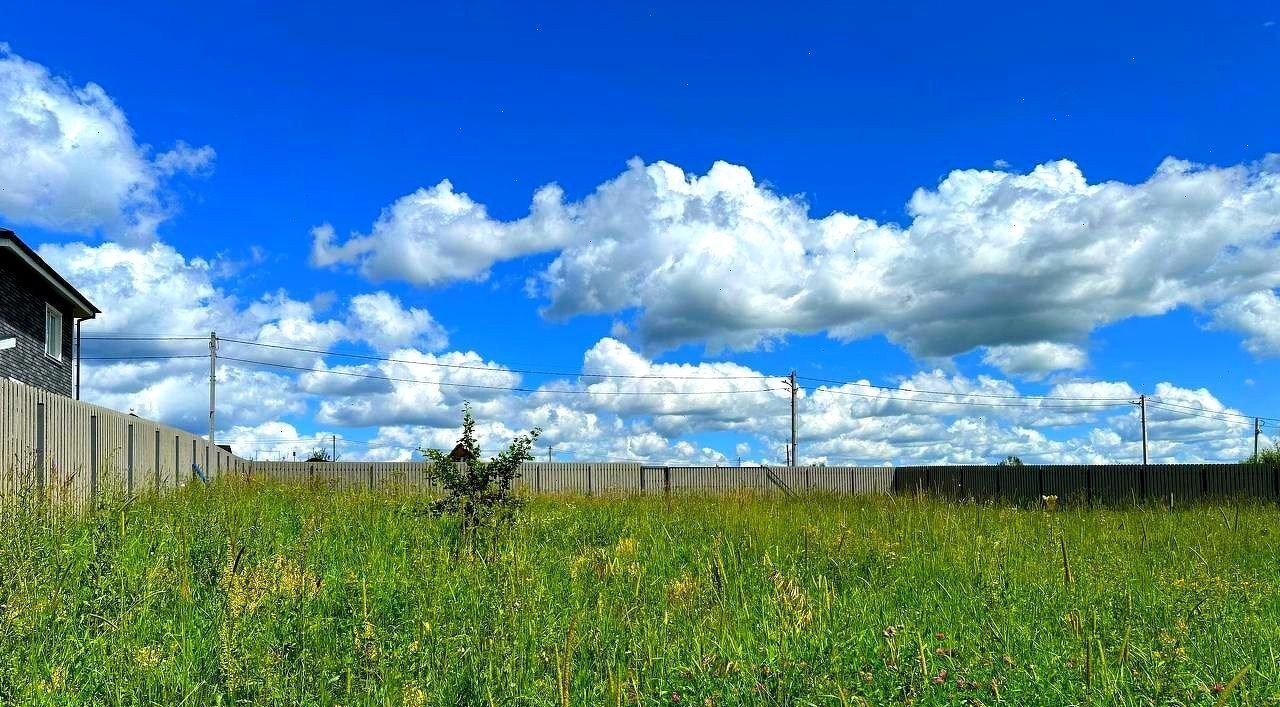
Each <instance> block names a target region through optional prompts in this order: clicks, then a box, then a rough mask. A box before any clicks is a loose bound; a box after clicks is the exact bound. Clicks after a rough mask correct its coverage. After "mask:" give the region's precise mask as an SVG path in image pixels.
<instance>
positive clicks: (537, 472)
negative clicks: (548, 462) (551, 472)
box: [533, 464, 542, 493]
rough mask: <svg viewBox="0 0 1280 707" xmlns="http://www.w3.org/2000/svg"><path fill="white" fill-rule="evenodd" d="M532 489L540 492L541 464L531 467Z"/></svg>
mask: <svg viewBox="0 0 1280 707" xmlns="http://www.w3.org/2000/svg"><path fill="white" fill-rule="evenodd" d="M533 489H534V491H535V492H537V493H542V465H541V464H538V465H537V466H535V467H533Z"/></svg>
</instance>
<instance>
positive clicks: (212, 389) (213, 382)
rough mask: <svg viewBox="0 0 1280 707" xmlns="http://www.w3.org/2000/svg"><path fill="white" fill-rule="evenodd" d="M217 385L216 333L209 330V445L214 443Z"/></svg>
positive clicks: (216, 415)
mask: <svg viewBox="0 0 1280 707" xmlns="http://www.w3.org/2000/svg"><path fill="white" fill-rule="evenodd" d="M217 387H218V333H217V332H214V331H211V332H209V446H210V447H212V446H213V445H214V441H213V428H214V427H215V426H216V425H217V417H218V413H217V409H218V408H217V406H216V405H215V404H214V400H215V396H216V394H217Z"/></svg>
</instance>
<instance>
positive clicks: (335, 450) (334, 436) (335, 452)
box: [329, 435, 338, 462]
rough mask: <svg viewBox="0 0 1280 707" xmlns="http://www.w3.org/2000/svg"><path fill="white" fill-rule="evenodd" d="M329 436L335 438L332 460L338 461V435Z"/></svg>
mask: <svg viewBox="0 0 1280 707" xmlns="http://www.w3.org/2000/svg"><path fill="white" fill-rule="evenodd" d="M329 436H330V437H332V438H333V459H332V461H335V462H336V461H338V435H329Z"/></svg>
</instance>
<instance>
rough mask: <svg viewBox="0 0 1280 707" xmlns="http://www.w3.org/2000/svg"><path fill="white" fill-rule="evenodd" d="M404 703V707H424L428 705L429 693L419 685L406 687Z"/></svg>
mask: <svg viewBox="0 0 1280 707" xmlns="http://www.w3.org/2000/svg"><path fill="white" fill-rule="evenodd" d="M402 703H403V704H404V707H423V706H424V705H426V704H427V693H425V692H423V691H422V688H420V687H418V686H417V685H413V684H408V685H405V686H404V697H403V700H402Z"/></svg>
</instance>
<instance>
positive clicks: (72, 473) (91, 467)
mask: <svg viewBox="0 0 1280 707" xmlns="http://www.w3.org/2000/svg"><path fill="white" fill-rule="evenodd" d="M248 465H249V462H248V461H246V460H244V459H241V458H239V457H237V456H235V455H233V454H231V453H229V452H227V451H226V450H223V449H221V448H218V447H215V446H211V445H210V444H209V443H208V441H206V440H205V439H204V438H202V437H199V436H197V435H194V434H191V433H190V432H185V431H183V430H179V429H177V428H174V427H169V426H168V425H162V424H159V423H156V422H151V421H150V420H144V419H142V418H140V417H137V416H135V415H128V414H125V413H120V412H116V411H115V410H109V409H107V408H104V407H99V406H97V405H90V404H88V403H83V402H80V401H77V400H72V399H70V398H67V397H63V396H61V395H56V394H54V393H49V392H46V391H43V390H40V389H39V388H34V387H31V386H28V385H25V384H22V383H18V382H16V381H10V380H0V493H5V494H9V493H13V492H15V491H18V490H19V489H22V488H29V487H38V488H41V489H44V490H45V491H46V492H48V493H50V494H52V495H53V496H54V497H56V498H58V499H59V500H65V501H83V500H85V499H87V498H89V497H91V496H93V495H94V494H96V493H98V492H101V491H106V490H123V491H126V492H141V491H146V490H149V489H153V490H157V491H162V490H165V489H171V488H174V487H176V486H182V485H184V484H186V483H189V482H190V481H191V480H192V479H193V478H196V477H197V476H198V475H200V474H203V475H204V476H205V478H206V479H210V480H212V479H215V478H217V477H219V476H221V475H222V474H224V473H228V472H233V471H246V470H247V469H248Z"/></svg>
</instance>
